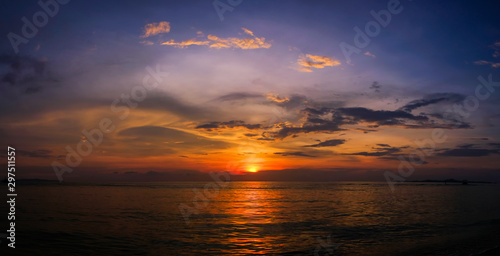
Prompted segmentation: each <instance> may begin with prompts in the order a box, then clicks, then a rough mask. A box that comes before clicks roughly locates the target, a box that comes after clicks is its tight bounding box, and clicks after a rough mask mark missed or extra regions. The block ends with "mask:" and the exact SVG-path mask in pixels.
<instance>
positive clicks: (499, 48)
mask: <svg viewBox="0 0 500 256" xmlns="http://www.w3.org/2000/svg"><path fill="white" fill-rule="evenodd" d="M490 48H491V49H493V50H495V51H494V52H493V57H494V58H498V57H500V41H498V42H495V43H494V44H492V45H491V46H490ZM474 64H476V65H489V66H491V67H492V68H498V67H500V62H494V61H487V60H477V61H474Z"/></svg>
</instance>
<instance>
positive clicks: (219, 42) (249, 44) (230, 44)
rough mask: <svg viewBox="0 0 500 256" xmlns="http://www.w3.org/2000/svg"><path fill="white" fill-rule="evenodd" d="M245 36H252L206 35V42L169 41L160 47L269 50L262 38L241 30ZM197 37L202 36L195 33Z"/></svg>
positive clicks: (267, 44) (193, 40)
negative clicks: (225, 36)
mask: <svg viewBox="0 0 500 256" xmlns="http://www.w3.org/2000/svg"><path fill="white" fill-rule="evenodd" d="M241 29H242V30H243V31H244V32H245V33H246V34H248V35H250V36H252V37H253V38H248V37H247V38H237V37H228V38H220V37H218V36H214V35H208V36H207V39H208V41H199V40H196V39H189V40H187V41H182V42H175V41H174V40H173V39H171V40H170V41H167V42H164V43H162V45H171V46H175V47H180V48H184V47H187V46H190V45H208V47H210V48H215V49H222V48H238V49H244V50H248V49H260V48H265V49H267V48H269V47H271V44H270V43H268V42H266V39H265V38H264V37H256V36H255V35H254V34H253V32H252V31H250V30H248V29H246V28H241ZM197 34H198V36H201V35H203V33H202V32H201V31H198V32H197Z"/></svg>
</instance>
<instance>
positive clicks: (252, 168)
mask: <svg viewBox="0 0 500 256" xmlns="http://www.w3.org/2000/svg"><path fill="white" fill-rule="evenodd" d="M258 171H259V167H258V166H257V165H249V166H247V172H258Z"/></svg>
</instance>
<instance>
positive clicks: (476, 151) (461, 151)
mask: <svg viewBox="0 0 500 256" xmlns="http://www.w3.org/2000/svg"><path fill="white" fill-rule="evenodd" d="M490 154H500V152H499V151H498V149H481V148H456V149H448V150H444V151H443V152H440V153H438V154H437V155H438V156H462V157H480V156H488V155H490Z"/></svg>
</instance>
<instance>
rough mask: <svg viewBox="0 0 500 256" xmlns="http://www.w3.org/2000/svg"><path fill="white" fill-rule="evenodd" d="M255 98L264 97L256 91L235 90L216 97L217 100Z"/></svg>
mask: <svg viewBox="0 0 500 256" xmlns="http://www.w3.org/2000/svg"><path fill="white" fill-rule="evenodd" d="M255 98H264V96H263V95H261V94H256V93H246V92H234V93H229V94H226V95H223V96H220V97H218V98H216V99H215V100H216V101H231V100H246V99H255Z"/></svg>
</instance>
